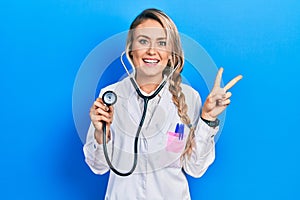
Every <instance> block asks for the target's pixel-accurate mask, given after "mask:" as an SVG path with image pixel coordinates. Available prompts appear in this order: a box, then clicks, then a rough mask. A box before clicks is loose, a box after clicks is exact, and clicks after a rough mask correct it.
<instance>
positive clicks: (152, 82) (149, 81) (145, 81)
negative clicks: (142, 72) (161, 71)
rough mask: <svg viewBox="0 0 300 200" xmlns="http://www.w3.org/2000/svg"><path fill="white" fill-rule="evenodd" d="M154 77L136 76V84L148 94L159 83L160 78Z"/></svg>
mask: <svg viewBox="0 0 300 200" xmlns="http://www.w3.org/2000/svg"><path fill="white" fill-rule="evenodd" d="M156 79H157V78H156ZM156 79H155V78H153V77H147V78H146V77H140V76H136V82H137V84H138V85H139V87H140V88H141V90H143V91H144V92H146V93H147V94H150V93H151V92H153V91H155V90H156V89H157V87H158V86H159V84H160V83H161V81H162V78H160V79H157V80H156Z"/></svg>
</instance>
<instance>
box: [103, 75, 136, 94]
mask: <svg viewBox="0 0 300 200" xmlns="http://www.w3.org/2000/svg"><path fill="white" fill-rule="evenodd" d="M130 84H131V83H130V80H129V78H128V77H126V78H124V79H123V80H121V81H118V82H116V83H113V84H111V85H108V86H106V87H104V88H102V89H101V90H100V93H99V96H102V95H103V94H104V93H105V92H106V91H114V92H116V90H118V93H120V91H122V92H126V91H127V92H128V89H129V88H131V85H130Z"/></svg>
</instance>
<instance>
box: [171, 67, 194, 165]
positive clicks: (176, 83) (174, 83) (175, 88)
mask: <svg viewBox="0 0 300 200" xmlns="http://www.w3.org/2000/svg"><path fill="white" fill-rule="evenodd" d="M181 80H182V78H181V75H180V73H178V72H174V74H173V76H172V79H170V81H169V82H170V86H169V91H170V92H171V94H172V100H173V103H174V104H175V105H176V107H177V113H178V115H179V117H180V120H181V121H182V122H183V123H184V124H186V125H188V126H189V127H190V133H189V135H188V138H187V143H186V147H185V150H184V152H183V154H182V156H181V158H182V159H183V158H184V157H185V156H186V155H188V157H190V156H191V153H192V150H193V147H194V146H195V141H194V137H195V133H194V132H195V128H194V127H192V126H191V120H190V118H189V116H188V114H187V111H188V107H187V105H186V102H185V96H184V94H183V92H182V88H181V86H180V84H181Z"/></svg>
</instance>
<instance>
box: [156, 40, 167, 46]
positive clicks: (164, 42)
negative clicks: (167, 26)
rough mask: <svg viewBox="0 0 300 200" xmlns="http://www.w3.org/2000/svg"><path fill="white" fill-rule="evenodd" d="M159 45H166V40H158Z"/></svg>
mask: <svg viewBox="0 0 300 200" xmlns="http://www.w3.org/2000/svg"><path fill="white" fill-rule="evenodd" d="M158 44H159V46H164V47H165V46H167V42H166V41H159V42H158Z"/></svg>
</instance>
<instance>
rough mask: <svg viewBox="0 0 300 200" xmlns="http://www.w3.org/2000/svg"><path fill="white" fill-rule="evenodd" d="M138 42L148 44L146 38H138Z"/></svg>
mask: <svg viewBox="0 0 300 200" xmlns="http://www.w3.org/2000/svg"><path fill="white" fill-rule="evenodd" d="M139 43H140V44H143V45H146V44H148V41H147V40H146V39H140V40H139Z"/></svg>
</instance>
